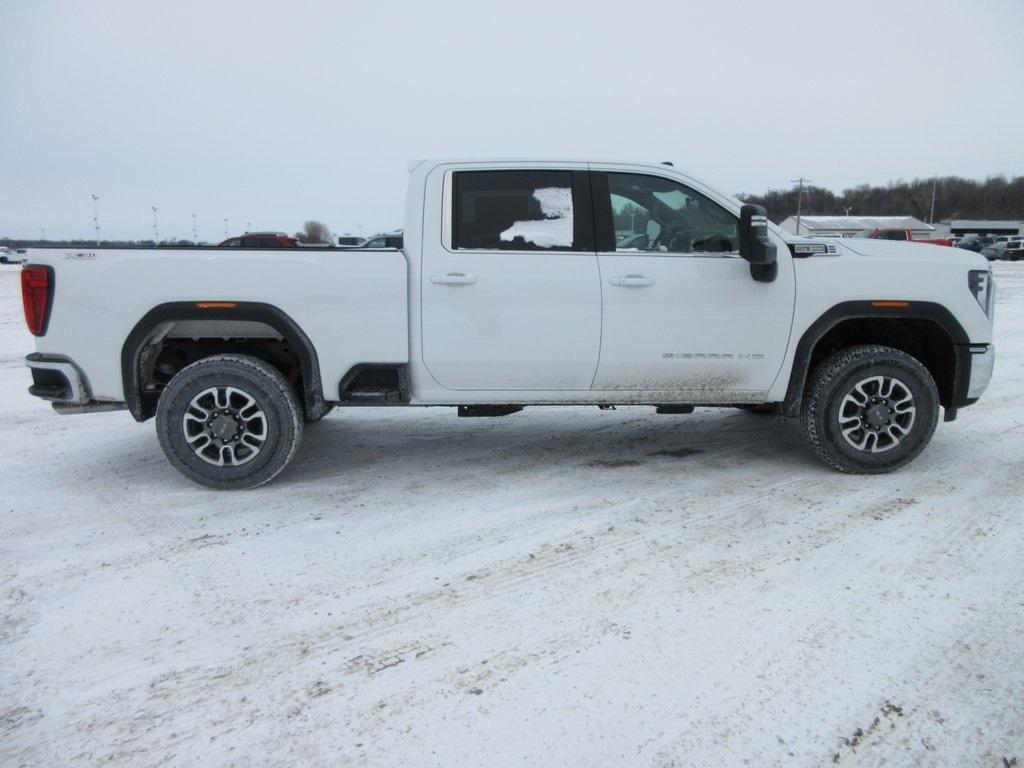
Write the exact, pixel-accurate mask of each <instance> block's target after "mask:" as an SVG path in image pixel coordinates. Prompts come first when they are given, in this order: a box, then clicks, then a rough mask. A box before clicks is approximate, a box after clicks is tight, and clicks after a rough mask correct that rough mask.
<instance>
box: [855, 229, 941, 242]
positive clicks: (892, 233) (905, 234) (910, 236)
mask: <svg viewBox="0 0 1024 768" xmlns="http://www.w3.org/2000/svg"><path fill="white" fill-rule="evenodd" d="M868 238H870V239H871V240H903V241H905V242H908V243H910V242H913V243H931V244H932V245H948V246H952V245H953V241H952V240H951V239H949V238H948V237H947V238H935V239H933V240H918V239H917V238H915V237H914V233H913V232H911V231H910V230H909V229H873V230H871V231H870V232H869V233H868Z"/></svg>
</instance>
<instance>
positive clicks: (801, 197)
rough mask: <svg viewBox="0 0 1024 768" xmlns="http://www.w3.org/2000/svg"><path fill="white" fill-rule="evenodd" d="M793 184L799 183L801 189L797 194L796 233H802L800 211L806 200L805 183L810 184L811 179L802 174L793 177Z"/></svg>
mask: <svg viewBox="0 0 1024 768" xmlns="http://www.w3.org/2000/svg"><path fill="white" fill-rule="evenodd" d="M791 183H792V184H799V185H800V191H799V192H797V194H796V233H797V234H798V235H799V234H800V211H801V208H802V207H803V202H804V184H810V183H811V180H810V179H805V178H804V177H803V176H801V177H800V178H799V179H793V181H792V182H791Z"/></svg>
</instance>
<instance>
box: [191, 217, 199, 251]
mask: <svg viewBox="0 0 1024 768" xmlns="http://www.w3.org/2000/svg"><path fill="white" fill-rule="evenodd" d="M196 217H197V214H195V213H193V214H192V243H193V245H199V235H198V234H197V232H196Z"/></svg>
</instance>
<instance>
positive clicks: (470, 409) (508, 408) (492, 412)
mask: <svg viewBox="0 0 1024 768" xmlns="http://www.w3.org/2000/svg"><path fill="white" fill-rule="evenodd" d="M524 407H525V406H522V405H460V406H459V417H460V418H463V419H469V418H483V417H488V416H509V415H511V414H513V413H519V412H520V411H521V410H523V408H524Z"/></svg>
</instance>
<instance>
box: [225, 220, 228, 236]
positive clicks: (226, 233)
mask: <svg viewBox="0 0 1024 768" xmlns="http://www.w3.org/2000/svg"><path fill="white" fill-rule="evenodd" d="M227 236H228V220H227V219H224V237H225V238H226V237H227Z"/></svg>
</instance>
